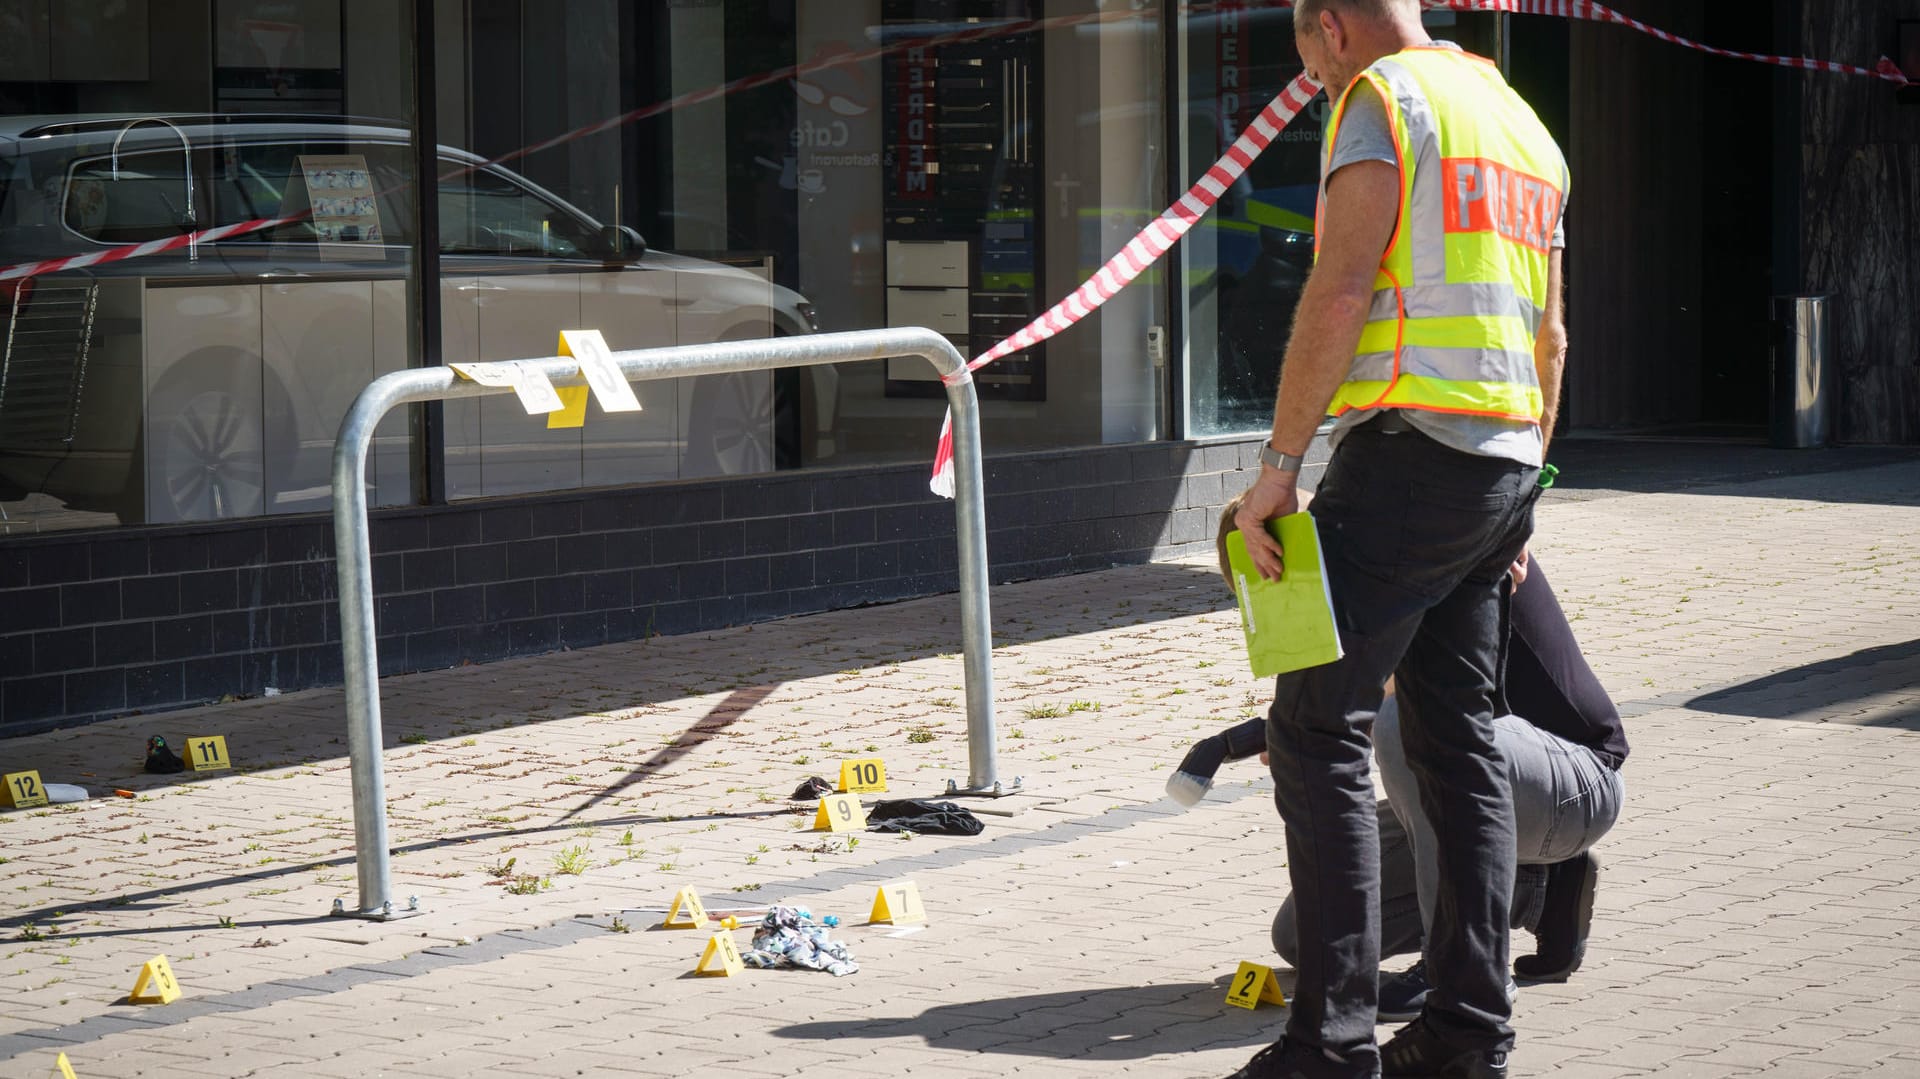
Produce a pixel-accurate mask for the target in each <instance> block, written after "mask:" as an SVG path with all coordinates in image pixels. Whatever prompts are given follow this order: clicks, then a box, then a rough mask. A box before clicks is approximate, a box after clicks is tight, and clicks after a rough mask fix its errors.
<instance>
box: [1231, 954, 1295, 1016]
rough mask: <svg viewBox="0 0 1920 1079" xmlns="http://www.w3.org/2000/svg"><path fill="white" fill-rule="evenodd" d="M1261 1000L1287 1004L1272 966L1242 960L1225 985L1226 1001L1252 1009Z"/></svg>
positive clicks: (1284, 1005)
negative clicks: (1230, 980)
mask: <svg viewBox="0 0 1920 1079" xmlns="http://www.w3.org/2000/svg"><path fill="white" fill-rule="evenodd" d="M1263 1000H1264V1001H1266V1002H1267V1003H1268V1004H1278V1005H1280V1006H1281V1007H1282V1008H1284V1007H1286V1006H1287V995H1286V994H1285V993H1282V992H1281V991H1280V979H1279V978H1276V977H1274V974H1273V968H1272V967H1263V966H1261V965H1260V964H1258V963H1247V962H1242V963H1241V964H1240V969H1239V970H1236V971H1234V972H1233V982H1232V983H1231V984H1229V985H1228V986H1227V1003H1228V1004H1231V1005H1233V1006H1234V1007H1236V1008H1245V1009H1247V1010H1248V1011H1252V1010H1254V1009H1255V1008H1258V1007H1259V1006H1260V1002H1261V1001H1263Z"/></svg>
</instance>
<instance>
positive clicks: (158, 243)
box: [0, 214, 306, 281]
mask: <svg viewBox="0 0 1920 1079" xmlns="http://www.w3.org/2000/svg"><path fill="white" fill-rule="evenodd" d="M305 216H306V215H304V214H298V215H295V216H293V217H267V218H261V219H260V220H257V221H241V222H239V223H237V224H232V225H221V226H220V227H218V228H211V229H202V230H200V231H199V232H186V233H181V234H180V235H178V236H168V237H166V238H164V239H159V240H148V241H147V242H146V243H140V244H127V245H126V246H124V247H103V248H101V249H100V250H98V251H89V252H87V253H86V254H84V255H74V256H73V257H71V258H60V259H47V260H45V261H44V262H22V263H20V264H18V265H15V266H9V267H7V268H6V269H4V270H0V281H11V280H13V279H15V278H20V277H38V276H39V275H41V274H50V273H59V272H60V271H62V270H78V269H82V268H84V267H87V266H98V265H100V264H101V263H105V262H119V261H120V260H121V259H136V258H142V257H144V256H147V255H158V254H160V253H161V252H162V251H176V250H178V249H180V248H182V247H187V246H189V245H191V244H196V243H213V242H215V241H217V240H224V239H227V238H228V237H230V236H239V235H241V234H242V233H247V232H258V231H260V230H261V229H270V228H273V227H274V226H275V225H285V224H290V223H292V222H294V221H298V220H300V219H301V218H302V217H305Z"/></svg>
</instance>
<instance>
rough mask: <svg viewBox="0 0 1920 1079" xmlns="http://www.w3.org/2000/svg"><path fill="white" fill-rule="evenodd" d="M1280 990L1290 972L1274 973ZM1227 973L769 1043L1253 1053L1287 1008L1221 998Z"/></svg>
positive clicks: (817, 1031)
mask: <svg viewBox="0 0 1920 1079" xmlns="http://www.w3.org/2000/svg"><path fill="white" fill-rule="evenodd" d="M1275 973H1276V974H1278V975H1279V976H1280V982H1281V986H1282V989H1283V991H1285V992H1291V991H1292V989H1293V972H1292V971H1290V970H1286V969H1285V968H1281V969H1278V970H1276V971H1275ZM1228 981H1229V978H1228V977H1225V976H1223V977H1220V978H1216V979H1214V980H1213V981H1211V982H1178V983H1174V984H1171V985H1139V986H1133V985H1129V986H1120V987H1117V988H1111V989H1095V988H1087V989H1074V990H1067V991H1064V992H1059V993H1035V994H1032V995H1030V996H1022V997H1005V998H1002V999H998V1000H982V1001H973V1002H970V1003H965V1004H938V1005H935V1006H933V1007H931V1008H928V1009H927V1010H926V1011H923V1012H921V1013H920V1014H919V1015H905V1016H892V1017H886V1016H883V1017H879V1018H874V1019H841V1020H823V1021H821V1022H815V1023H796V1024H794V1025H792V1026H785V1027H776V1028H774V1029H773V1031H772V1034H773V1035H774V1036H775V1037H777V1038H791V1039H794V1040H796V1041H829V1040H832V1039H835V1038H911V1037H918V1038H920V1039H922V1040H923V1041H924V1042H925V1043H926V1044H927V1045H929V1046H932V1047H936V1048H963V1049H968V1050H973V1051H977V1052H982V1053H1001V1054H1006V1055H1010V1056H1029V1057H1045V1058H1050V1059H1062V1060H1064V1059H1085V1060H1116V1061H1118V1060H1141V1059H1145V1058H1147V1057H1153V1056H1162V1055H1164V1054H1166V1053H1169V1052H1182V1051H1194V1052H1197V1051H1200V1050H1206V1049H1220V1048H1226V1047H1230V1046H1246V1047H1248V1048H1253V1047H1256V1046H1262V1045H1267V1044H1269V1043H1271V1042H1273V1041H1274V1040H1275V1039H1277V1038H1278V1037H1279V1036H1280V1034H1281V1031H1282V1028H1283V1027H1284V1026H1285V1023H1286V1012H1285V1011H1283V1010H1281V1009H1280V1008H1277V1007H1274V1006H1271V1005H1263V1006H1262V1007H1261V1008H1260V1010H1258V1011H1254V1012H1249V1011H1246V1010H1245V1009H1242V1008H1235V1007H1230V1006H1228V1005H1227V1004H1226V1002H1225V997H1226V991H1227V982H1228Z"/></svg>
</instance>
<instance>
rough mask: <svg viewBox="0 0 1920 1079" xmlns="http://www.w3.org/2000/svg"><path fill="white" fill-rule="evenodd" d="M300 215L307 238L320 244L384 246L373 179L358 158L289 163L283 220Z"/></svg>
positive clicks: (317, 158) (306, 159)
mask: <svg viewBox="0 0 1920 1079" xmlns="http://www.w3.org/2000/svg"><path fill="white" fill-rule="evenodd" d="M302 211H304V212H306V214H307V215H308V228H307V229H306V230H305V231H306V234H307V235H311V236H312V237H313V238H314V239H315V240H317V241H319V242H320V243H322V244H377V243H382V242H384V240H385V236H386V230H385V229H384V228H382V227H381V222H380V200H379V199H378V198H376V197H375V195H374V192H373V174H372V173H371V172H369V171H368V170H367V159H366V158H365V157H364V156H362V155H360V154H339V155H334V156H326V157H320V156H314V155H308V154H302V155H301V156H300V157H298V158H296V159H295V160H294V165H293V175H292V176H291V177H290V178H289V180H288V182H287V197H286V199H285V201H283V202H282V203H281V206H280V212H281V213H282V214H283V215H290V214H297V213H300V212H302Z"/></svg>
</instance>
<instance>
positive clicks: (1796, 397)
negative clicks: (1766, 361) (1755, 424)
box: [1768, 296, 1834, 449]
mask: <svg viewBox="0 0 1920 1079" xmlns="http://www.w3.org/2000/svg"><path fill="white" fill-rule="evenodd" d="M1830 298H1831V297H1828V296H1775V297H1774V298H1773V395H1772V399H1771V406H1770V409H1771V413H1772V416H1771V422H1770V423H1769V424H1768V428H1769V430H1768V435H1769V441H1771V442H1772V443H1773V445H1774V446H1776V447H1779V448H1781V449H1806V448H1808V447H1813V446H1824V445H1826V444H1827V442H1828V441H1829V440H1830V438H1831V436H1832V431H1833V425H1832V422H1831V419H1830V414H1831V412H1832V410H1833V392H1834V390H1833V387H1834V368H1833V347H1832V346H1833V333H1832V322H1831V321H1830V320H1829V319H1828V317H1827V315H1828V312H1827V301H1828V300H1829V299H1830Z"/></svg>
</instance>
